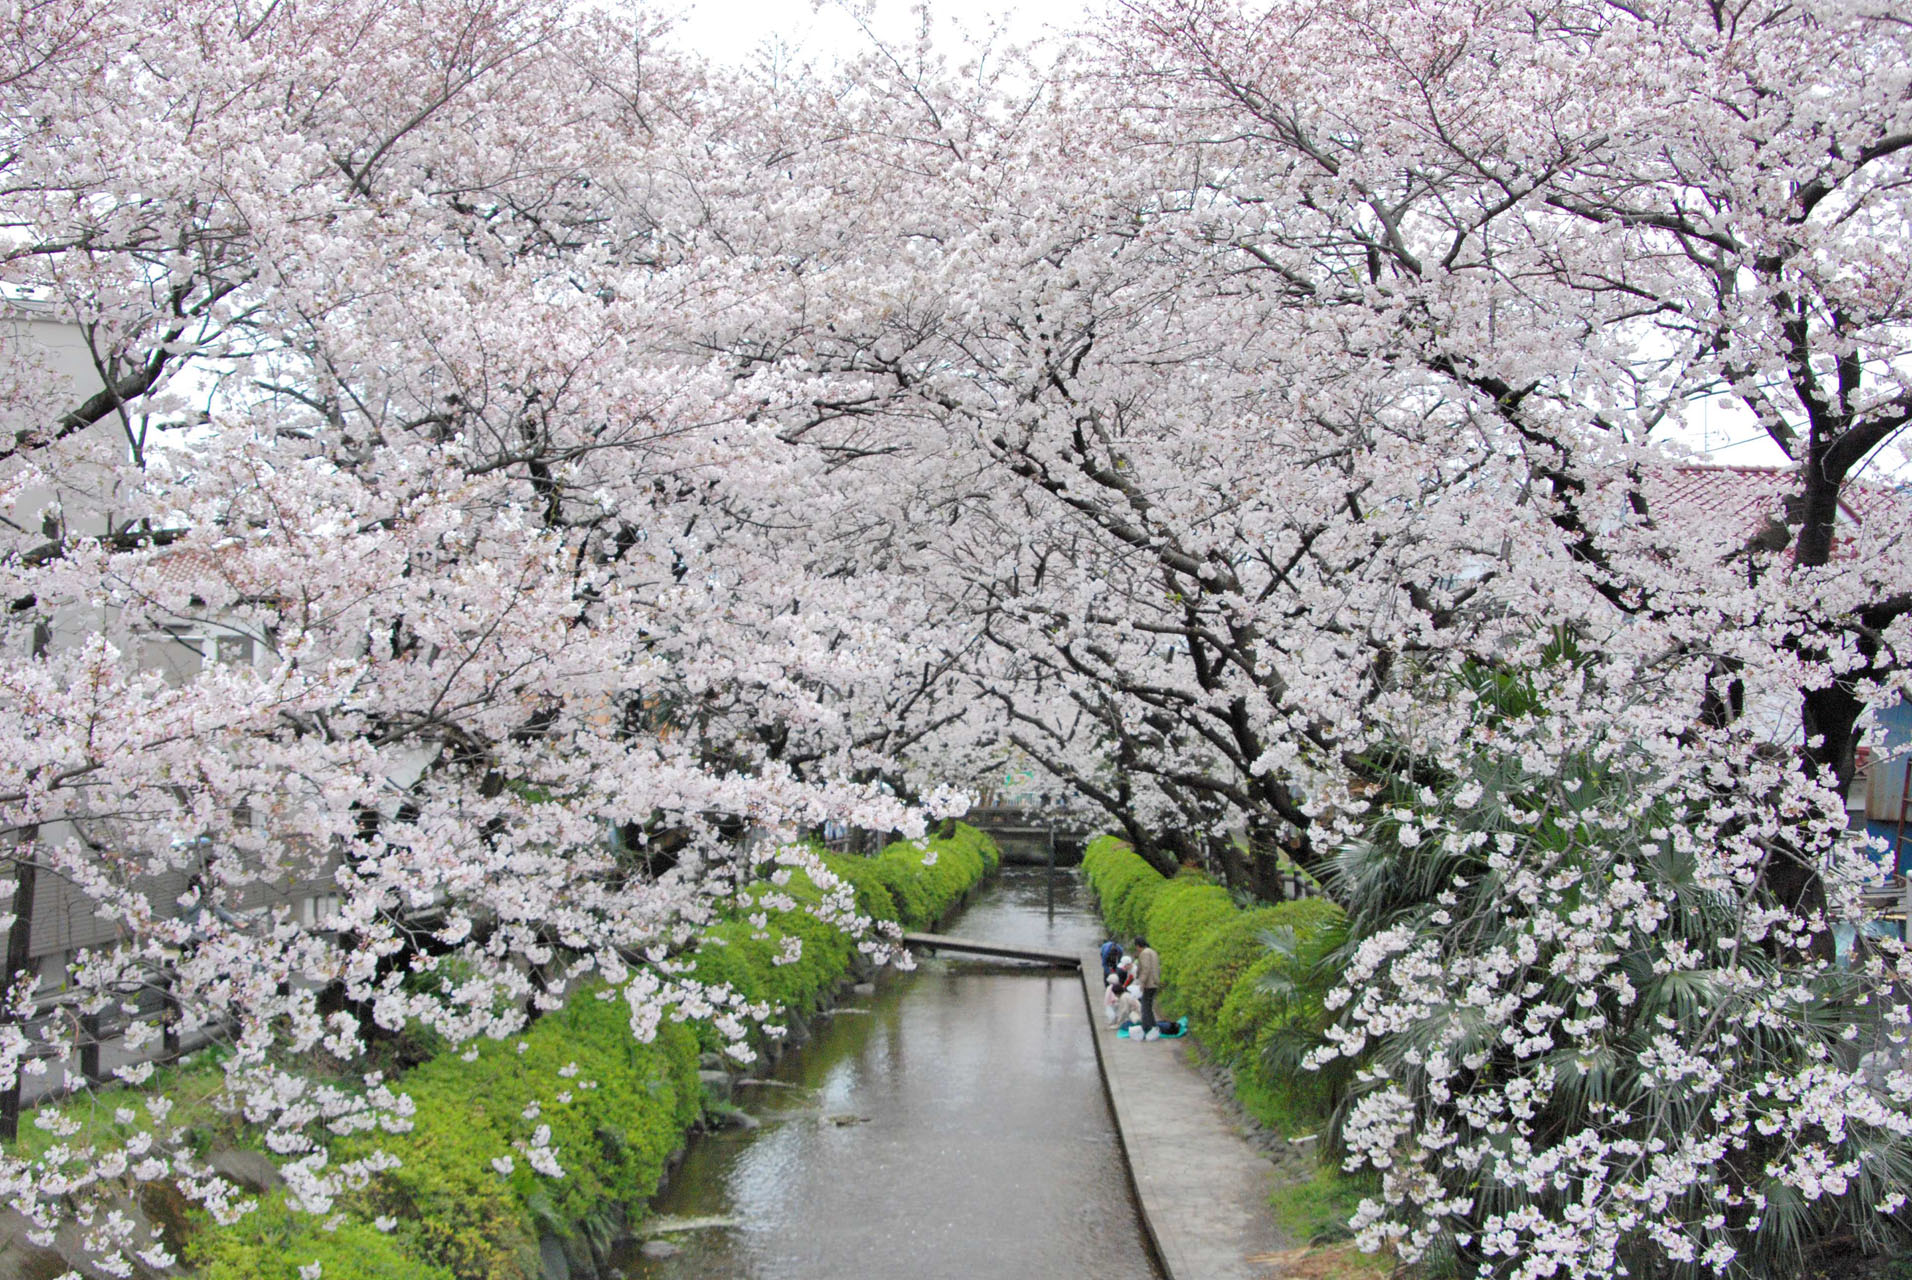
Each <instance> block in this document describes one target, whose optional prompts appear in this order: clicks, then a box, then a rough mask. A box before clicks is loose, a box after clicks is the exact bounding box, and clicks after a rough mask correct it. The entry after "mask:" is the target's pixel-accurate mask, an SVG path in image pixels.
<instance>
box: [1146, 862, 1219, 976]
mask: <svg viewBox="0 0 1912 1280" xmlns="http://www.w3.org/2000/svg"><path fill="white" fill-rule="evenodd" d="M1240 914H1241V910H1240V908H1238V907H1237V906H1236V905H1235V900H1234V899H1233V898H1231V897H1229V896H1228V890H1226V889H1224V888H1222V887H1221V886H1220V885H1218V884H1214V883H1211V882H1210V881H1209V879H1208V878H1207V877H1206V876H1203V875H1200V874H1198V873H1196V872H1192V871H1185V872H1183V873H1182V874H1181V875H1178V876H1176V877H1175V878H1174V879H1173V880H1170V881H1168V882H1167V883H1165V884H1163V885H1162V886H1161V887H1160V888H1159V889H1157V890H1156V891H1155V896H1154V898H1153V899H1152V900H1151V901H1150V903H1149V910H1148V918H1147V921H1146V928H1145V929H1143V930H1142V932H1143V933H1145V934H1146V935H1147V936H1148V941H1149V945H1150V946H1151V947H1153V948H1155V950H1156V951H1157V952H1159V953H1160V954H1161V957H1162V979H1163V981H1164V982H1165V983H1168V984H1170V985H1173V986H1176V987H1178V988H1179V987H1180V986H1181V978H1180V972H1181V969H1182V966H1183V964H1184V962H1185V961H1186V960H1187V958H1188V954H1189V951H1190V950H1191V949H1192V948H1193V947H1194V945H1195V943H1196V942H1197V941H1198V940H1199V939H1200V938H1201V937H1202V936H1203V935H1204V934H1206V933H1207V932H1208V931H1209V930H1210V929H1213V928H1215V927H1217V926H1218V925H1221V924H1223V923H1224V922H1226V921H1228V920H1232V919H1234V918H1235V917H1236V916H1237V915H1240Z"/></svg>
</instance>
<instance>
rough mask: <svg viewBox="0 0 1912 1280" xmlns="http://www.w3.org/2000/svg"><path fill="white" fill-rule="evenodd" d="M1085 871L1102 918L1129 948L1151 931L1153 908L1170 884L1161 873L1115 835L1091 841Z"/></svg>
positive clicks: (1084, 854) (1083, 864)
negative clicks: (1163, 889)
mask: <svg viewBox="0 0 1912 1280" xmlns="http://www.w3.org/2000/svg"><path fill="white" fill-rule="evenodd" d="M1082 869H1083V874H1084V876H1085V877H1087V879H1088V881H1089V887H1090V888H1091V889H1093V890H1094V891H1095V896H1096V901H1097V902H1099V903H1100V904H1101V906H1102V918H1103V919H1104V920H1106V921H1107V922H1108V924H1109V928H1110V930H1111V931H1113V932H1114V933H1115V934H1116V936H1118V937H1119V938H1121V939H1122V940H1123V942H1124V944H1125V945H1126V944H1127V942H1128V941H1129V940H1130V939H1133V938H1134V937H1135V936H1136V935H1137V934H1139V933H1141V934H1145V933H1147V932H1148V915H1149V908H1150V907H1151V906H1152V905H1153V904H1154V901H1155V895H1156V894H1158V893H1160V892H1161V891H1162V887H1163V886H1164V885H1166V884H1167V883H1168V881H1167V880H1165V879H1163V877H1162V873H1161V872H1159V871H1157V870H1156V869H1155V868H1154V867H1151V866H1150V865H1149V864H1148V863H1147V862H1144V861H1143V860H1142V858H1141V856H1140V855H1139V854H1137V853H1136V852H1135V850H1133V849H1131V848H1129V846H1128V845H1127V844H1125V843H1123V842H1122V841H1121V840H1118V839H1117V838H1116V837H1114V836H1097V837H1096V838H1095V839H1094V840H1091V841H1090V842H1089V846H1088V848H1087V849H1085V850H1084V851H1083V855H1082Z"/></svg>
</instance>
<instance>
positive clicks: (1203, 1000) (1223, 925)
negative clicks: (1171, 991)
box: [1164, 904, 1293, 1049]
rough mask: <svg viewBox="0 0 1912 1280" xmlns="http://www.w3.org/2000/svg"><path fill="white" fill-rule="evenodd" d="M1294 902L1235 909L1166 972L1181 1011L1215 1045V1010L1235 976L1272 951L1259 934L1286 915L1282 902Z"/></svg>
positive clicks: (1232, 983) (1206, 932) (1273, 925)
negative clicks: (1243, 909)
mask: <svg viewBox="0 0 1912 1280" xmlns="http://www.w3.org/2000/svg"><path fill="white" fill-rule="evenodd" d="M1290 905H1293V904H1283V906H1279V907H1256V908H1254V909H1252V910H1249V911H1238V912H1235V913H1234V914H1233V915H1232V916H1230V917H1229V918H1228V919H1226V920H1222V921H1220V922H1219V923H1217V924H1216V925H1215V927H1213V928H1211V929H1208V930H1206V931H1205V932H1204V933H1203V934H1202V935H1201V937H1199V938H1197V939H1196V940H1195V942H1194V943H1193V944H1192V945H1190V946H1189V947H1188V948H1187V949H1186V950H1185V951H1184V952H1183V954H1182V956H1181V958H1180V961H1179V963H1177V964H1176V965H1175V966H1174V968H1173V969H1172V970H1170V971H1169V972H1168V973H1167V974H1165V975H1164V976H1165V977H1166V979H1167V980H1168V981H1171V982H1173V983H1174V984H1175V986H1176V989H1177V991H1178V992H1179V993H1180V996H1181V1007H1182V1010H1183V1012H1185V1013H1187V1014H1188V1020H1189V1022H1190V1023H1191V1024H1192V1025H1193V1026H1194V1028H1195V1030H1196V1032H1197V1033H1198V1034H1200V1035H1201V1037H1202V1039H1203V1041H1204V1042H1205V1043H1208V1044H1209V1047H1210V1048H1211V1049H1213V1048H1216V1046H1215V1044H1214V1043H1213V1035H1214V1031H1215V1019H1216V1015H1218V1014H1219V1013H1220V1012H1221V1010H1222V1004H1223V1002H1224V1001H1226V1000H1227V999H1228V996H1229V992H1230V991H1231V990H1232V989H1233V988H1234V986H1235V980H1236V979H1237V978H1239V977H1241V975H1242V973H1243V972H1244V971H1245V970H1246V969H1247V968H1248V967H1249V966H1250V965H1252V964H1254V963H1255V962H1256V961H1257V960H1259V959H1261V958H1262V957H1263V956H1265V955H1267V954H1268V945H1267V944H1266V943H1264V942H1263V941H1262V940H1261V934H1262V931H1263V930H1264V929H1271V928H1273V927H1275V926H1276V925H1279V924H1281V923H1282V922H1283V921H1284V920H1285V919H1286V916H1285V915H1284V908H1285V907H1286V906H1290ZM1164 967H1165V968H1166V967H1167V966H1166V962H1165V965H1164Z"/></svg>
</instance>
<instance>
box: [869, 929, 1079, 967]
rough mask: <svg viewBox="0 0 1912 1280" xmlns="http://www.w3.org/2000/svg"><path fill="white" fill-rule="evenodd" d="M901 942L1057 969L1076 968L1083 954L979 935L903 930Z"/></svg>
mask: <svg viewBox="0 0 1912 1280" xmlns="http://www.w3.org/2000/svg"><path fill="white" fill-rule="evenodd" d="M903 942H904V945H906V946H911V947H920V948H922V949H923V950H925V951H960V952H962V953H964V954H966V955H972V956H993V957H995V958H997V959H1000V960H1030V961H1034V962H1035V963H1036V964H1047V965H1054V966H1056V967H1057V968H1059V969H1076V968H1080V967H1081V964H1082V957H1080V956H1078V955H1076V953H1075V952H1073V951H1057V950H1054V949H1053V948H1049V947H1031V946H1025V945H1024V944H1022V943H1019V942H985V941H982V940H981V939H978V938H952V937H950V936H948V935H947V934H941V933H906V934H904V935H903Z"/></svg>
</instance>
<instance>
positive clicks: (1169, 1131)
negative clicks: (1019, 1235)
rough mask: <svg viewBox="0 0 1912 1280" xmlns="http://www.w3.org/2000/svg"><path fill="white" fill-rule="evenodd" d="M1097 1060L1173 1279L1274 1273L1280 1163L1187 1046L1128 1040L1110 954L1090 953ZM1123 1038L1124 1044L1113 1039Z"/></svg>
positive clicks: (1146, 1221) (1157, 1246)
mask: <svg viewBox="0 0 1912 1280" xmlns="http://www.w3.org/2000/svg"><path fill="white" fill-rule="evenodd" d="M1080 973H1081V977H1082V997H1083V1001H1084V1003H1085V1004H1086V1005H1087V1006H1088V1014H1089V1028H1090V1031H1089V1033H1090V1035H1092V1036H1094V1037H1095V1053H1096V1063H1097V1065H1098V1066H1099V1067H1100V1069H1101V1074H1102V1085H1103V1089H1104V1091H1105V1092H1106V1093H1107V1095H1108V1099H1109V1107H1110V1110H1111V1111H1113V1112H1114V1114H1115V1129H1116V1135H1117V1137H1118V1139H1119V1140H1120V1141H1121V1144H1122V1151H1123V1154H1124V1155H1125V1156H1126V1157H1127V1163H1128V1170H1129V1183H1130V1185H1131V1186H1132V1187H1133V1188H1134V1190H1135V1200H1136V1204H1137V1206H1138V1207H1139V1209H1140V1211H1141V1215H1142V1228H1143V1230H1144V1231H1145V1232H1147V1234H1148V1238H1149V1243H1150V1245H1151V1246H1152V1247H1153V1249H1154V1251H1155V1256H1156V1261H1157V1262H1158V1263H1159V1264H1160V1265H1161V1268H1162V1274H1163V1275H1164V1276H1166V1277H1167V1278H1168V1280H1267V1278H1268V1277H1271V1276H1275V1275H1278V1274H1280V1272H1279V1268H1278V1266H1277V1264H1276V1263H1275V1261H1274V1259H1273V1258H1272V1257H1271V1255H1273V1254H1275V1253H1277V1252H1279V1251H1281V1250H1282V1249H1284V1248H1286V1247H1287V1246H1288V1242H1287V1241H1284V1240H1283V1239H1282V1238H1281V1236H1280V1233H1279V1232H1277V1230H1276V1229H1275V1225H1274V1218H1273V1215H1272V1214H1271V1213H1270V1211H1269V1208H1268V1193H1269V1190H1270V1185H1271V1182H1272V1179H1273V1175H1274V1167H1273V1166H1272V1165H1271V1164H1269V1163H1268V1161H1267V1159H1266V1158H1265V1157H1264V1156H1262V1154H1261V1153H1260V1152H1259V1151H1256V1150H1255V1149H1254V1147H1253V1146H1251V1145H1250V1144H1249V1142H1248V1140H1247V1139H1246V1138H1244V1137H1243V1136H1242V1135H1241V1133H1240V1132H1239V1131H1238V1129H1237V1128H1236V1127H1235V1125H1234V1123H1233V1122H1232V1121H1231V1120H1230V1119H1229V1117H1228V1116H1227V1115H1226V1114H1225V1113H1224V1112H1223V1110H1222V1107H1221V1104H1220V1103H1219V1102H1217V1100H1216V1099H1215V1096H1214V1094H1213V1093H1212V1092H1211V1091H1210V1089H1209V1087H1208V1082H1207V1081H1206V1080H1204V1079H1203V1078H1202V1076H1201V1073H1200V1072H1198V1071H1197V1070H1196V1069H1195V1068H1194V1067H1193V1066H1191V1065H1190V1064H1189V1062H1188V1060H1187V1056H1186V1049H1187V1046H1185V1045H1183V1044H1181V1043H1179V1042H1165V1041H1156V1042H1153V1043H1144V1044H1140V1045H1131V1044H1130V1043H1129V1042H1128V1041H1126V1040H1121V1041H1118V1040H1117V1039H1116V1037H1115V1033H1114V1032H1113V1031H1111V1030H1110V1029H1109V1028H1108V1027H1107V1026H1106V1025H1105V1023H1104V1020H1103V1017H1102V1009H1101V1003H1102V988H1101V985H1100V982H1101V977H1102V962H1101V959H1100V957H1099V956H1098V955H1097V954H1096V953H1095V952H1094V951H1085V952H1083V953H1082V960H1081V966H1080ZM1105 1041H1106V1042H1107V1045H1108V1046H1115V1045H1118V1044H1119V1045H1120V1046H1121V1047H1120V1048H1112V1047H1105V1044H1104V1042H1105Z"/></svg>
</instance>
